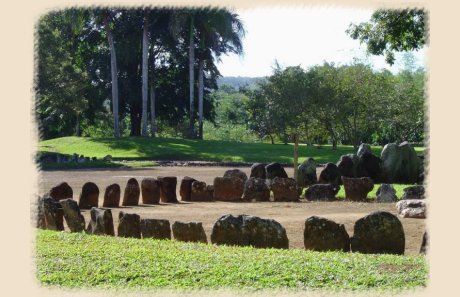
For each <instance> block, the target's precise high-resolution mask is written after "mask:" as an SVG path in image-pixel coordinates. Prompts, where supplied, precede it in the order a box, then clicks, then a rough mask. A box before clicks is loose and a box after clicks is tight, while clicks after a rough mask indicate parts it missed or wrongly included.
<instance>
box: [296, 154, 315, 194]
mask: <svg viewBox="0 0 460 297" xmlns="http://www.w3.org/2000/svg"><path fill="white" fill-rule="evenodd" d="M316 165H317V164H316V161H315V160H314V159H313V158H308V159H307V160H305V161H303V162H302V164H300V165H299V167H298V172H297V183H298V184H299V186H301V187H306V186H309V185H313V184H316V183H317V182H318V178H317V177H316Z"/></svg>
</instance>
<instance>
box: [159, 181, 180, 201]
mask: <svg viewBox="0 0 460 297" xmlns="http://www.w3.org/2000/svg"><path fill="white" fill-rule="evenodd" d="M158 180H159V181H160V199H161V202H163V203H178V202H179V201H177V196H176V186H177V177H175V176H164V177H163V176H159V177H158Z"/></svg>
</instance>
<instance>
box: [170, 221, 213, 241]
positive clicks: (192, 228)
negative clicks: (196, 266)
mask: <svg viewBox="0 0 460 297" xmlns="http://www.w3.org/2000/svg"><path fill="white" fill-rule="evenodd" d="M172 233H173V236H174V239H175V240H178V241H185V242H202V243H207V242H208V240H207V239H206V233H205V232H204V229H203V224H202V223H197V222H190V223H183V222H174V224H173V225H172Z"/></svg>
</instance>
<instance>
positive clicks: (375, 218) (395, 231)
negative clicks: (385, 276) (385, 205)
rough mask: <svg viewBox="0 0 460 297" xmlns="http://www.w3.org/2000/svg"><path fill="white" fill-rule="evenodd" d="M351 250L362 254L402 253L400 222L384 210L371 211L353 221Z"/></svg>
mask: <svg viewBox="0 0 460 297" xmlns="http://www.w3.org/2000/svg"><path fill="white" fill-rule="evenodd" d="M353 233H354V234H353V237H352V238H351V250H352V251H353V252H360V253H363V254H400V255H403V254H404V248H405V237H404V229H403V226H402V224H401V222H400V221H399V220H398V218H397V217H396V216H394V215H393V214H391V213H389V212H385V211H376V212H373V213H371V214H369V215H367V216H365V217H363V218H361V219H359V220H357V221H356V222H355V226H354V232H353Z"/></svg>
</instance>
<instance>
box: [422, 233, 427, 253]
mask: <svg viewBox="0 0 460 297" xmlns="http://www.w3.org/2000/svg"><path fill="white" fill-rule="evenodd" d="M427 250H428V234H427V233H426V231H425V233H423V239H422V245H421V246H420V254H426V252H427Z"/></svg>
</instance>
